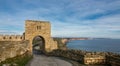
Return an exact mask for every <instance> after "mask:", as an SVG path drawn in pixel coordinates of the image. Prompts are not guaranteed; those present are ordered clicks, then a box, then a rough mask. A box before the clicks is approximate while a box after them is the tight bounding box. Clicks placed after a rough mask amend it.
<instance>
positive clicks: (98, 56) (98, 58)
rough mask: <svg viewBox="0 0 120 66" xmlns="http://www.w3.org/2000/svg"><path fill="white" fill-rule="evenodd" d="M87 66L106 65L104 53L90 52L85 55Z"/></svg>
mask: <svg viewBox="0 0 120 66" xmlns="http://www.w3.org/2000/svg"><path fill="white" fill-rule="evenodd" d="M84 63H85V64H106V55H105V53H102V52H90V53H86V54H85V55H84Z"/></svg>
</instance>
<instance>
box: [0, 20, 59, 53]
mask: <svg viewBox="0 0 120 66" xmlns="http://www.w3.org/2000/svg"><path fill="white" fill-rule="evenodd" d="M36 36H38V37H40V38H42V39H43V40H44V41H43V42H44V46H43V49H44V50H43V51H45V52H50V51H52V50H54V49H57V48H58V47H57V42H56V41H53V39H52V38H51V24H50V22H48V21H35V20H26V21H25V33H23V35H0V41H26V40H28V41H29V44H28V50H29V51H31V52H32V49H33V48H32V43H33V40H34V38H35V37H36Z"/></svg>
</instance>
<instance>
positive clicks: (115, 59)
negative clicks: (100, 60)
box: [106, 52, 120, 66]
mask: <svg viewBox="0 0 120 66" xmlns="http://www.w3.org/2000/svg"><path fill="white" fill-rule="evenodd" d="M106 58H107V59H106V60H107V63H108V64H109V65H111V66H120V55H119V54H115V53H110V52H109V53H106Z"/></svg>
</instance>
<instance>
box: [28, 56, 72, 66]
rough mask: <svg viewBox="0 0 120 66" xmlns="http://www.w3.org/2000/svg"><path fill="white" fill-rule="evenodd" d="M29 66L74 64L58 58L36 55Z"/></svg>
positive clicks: (66, 65) (67, 65)
mask: <svg viewBox="0 0 120 66" xmlns="http://www.w3.org/2000/svg"><path fill="white" fill-rule="evenodd" d="M28 66H72V64H71V63H69V62H67V61H65V60H62V59H59V58H56V57H47V56H44V55H34V57H33V60H31V62H30V63H29V64H28Z"/></svg>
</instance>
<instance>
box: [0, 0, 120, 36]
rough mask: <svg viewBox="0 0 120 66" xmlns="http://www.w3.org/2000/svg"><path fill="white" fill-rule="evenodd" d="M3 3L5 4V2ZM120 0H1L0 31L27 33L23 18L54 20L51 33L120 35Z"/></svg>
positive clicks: (54, 34)
mask: <svg viewBox="0 0 120 66" xmlns="http://www.w3.org/2000/svg"><path fill="white" fill-rule="evenodd" d="M3 3H4V4H3ZM119 17H120V0H36V1H33V0H15V1H14V0H12V1H10V0H6V1H2V0H1V1H0V28H1V29H0V31H4V30H5V31H6V32H7V31H11V32H18V33H20V32H21V33H22V32H24V20H26V19H33V20H46V21H50V22H51V23H52V36H67V37H69V36H72V37H74V36H75V37H110V38H120V27H119V25H120V19H119Z"/></svg>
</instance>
